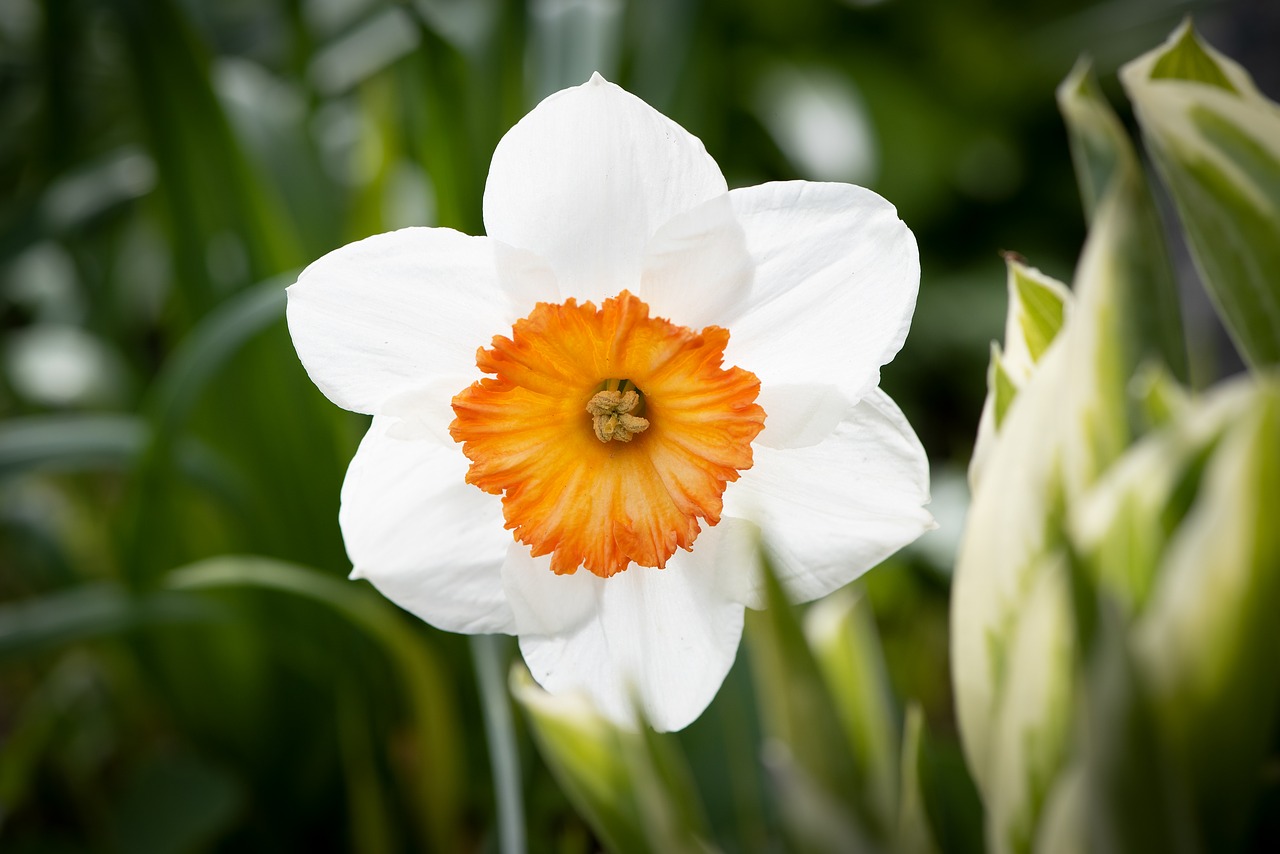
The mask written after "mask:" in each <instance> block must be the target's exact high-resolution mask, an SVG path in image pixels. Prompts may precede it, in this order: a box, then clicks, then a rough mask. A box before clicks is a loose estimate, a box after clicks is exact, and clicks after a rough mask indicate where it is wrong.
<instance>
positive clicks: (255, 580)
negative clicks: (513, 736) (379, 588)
mask: <svg viewBox="0 0 1280 854" xmlns="http://www.w3.org/2000/svg"><path fill="white" fill-rule="evenodd" d="M166 584H167V585H168V586H169V587H170V588H172V589H174V590H184V591H191V590H212V589H217V588H221V587H239V588H258V589H261V590H265V591H274V592H277V593H285V594H289V595H295V596H301V597H302V598H304V599H309V600H311V601H313V602H315V603H316V604H319V605H323V606H325V607H327V608H329V609H331V610H332V611H334V612H335V613H337V614H339V615H340V616H342V617H344V618H345V619H347V620H348V621H349V622H350V623H351V624H352V625H353V626H355V627H357V628H359V629H361V630H362V631H364V632H365V633H366V634H368V635H369V637H371V638H372V639H374V640H375V641H377V642H378V643H379V645H381V646H382V648H383V649H384V650H385V651H386V653H387V655H388V657H389V658H390V660H391V662H392V664H393V665H394V666H395V668H396V670H397V672H398V674H399V676H400V680H401V682H402V684H403V685H404V689H405V694H406V700H407V701H408V707H409V714H410V716H411V718H412V720H413V724H414V734H415V735H416V736H417V737H418V738H420V739H421V740H422V743H421V745H420V747H419V749H420V750H421V751H422V756H421V761H420V762H418V763H417V766H418V767H419V768H420V771H419V772H418V773H417V774H416V776H415V777H414V778H413V779H412V781H411V785H412V786H413V787H414V790H415V791H414V794H415V796H416V797H415V800H416V802H417V804H418V805H419V807H418V809H419V812H418V815H419V816H420V818H421V820H422V822H423V829H424V834H425V836H426V838H427V839H428V840H429V841H430V842H431V843H432V845H433V846H437V850H444V851H447V850H453V849H454V848H455V847H456V845H455V843H456V842H457V839H456V834H457V831H458V823H459V811H460V803H461V791H460V789H461V786H460V781H461V780H462V779H463V777H464V772H463V767H462V761H461V757H460V756H459V754H458V749H459V746H458V742H457V734H458V732H459V725H458V723H457V721H456V719H455V715H456V712H455V711H454V705H453V704H452V703H451V702H449V701H448V700H447V699H446V698H448V697H449V696H451V695H450V689H449V681H448V678H447V676H446V674H445V672H444V669H443V666H442V665H441V663H440V662H439V661H438V660H437V659H436V656H435V655H434V654H433V653H432V651H431V648H430V647H429V646H427V644H426V643H425V642H424V640H423V638H422V637H421V635H419V634H417V633H416V632H415V631H414V630H413V629H412V628H411V627H410V626H409V624H408V623H406V622H405V618H404V617H403V616H401V614H400V613H399V612H398V611H397V610H396V609H395V608H394V607H393V606H392V605H390V604H389V603H388V602H387V601H386V600H385V599H383V598H381V597H380V596H378V595H376V594H374V593H372V592H371V591H370V590H369V588H368V587H366V586H364V585H357V584H354V583H352V582H348V581H342V580H338V579H335V578H333V577H331V576H329V575H326V574H324V573H322V572H320V571H318V570H314V569H310V568H308V567H304V566H298V565H296V564H291V563H286V562H284V561H279V560H274V559H271V558H266V557H258V556H252V555H229V556H224V557H216V558H209V559H208V560H203V561H199V562H197V563H193V564H190V565H188V566H184V567H181V568H178V569H175V570H173V571H172V572H171V573H169V574H168V576H167V577H166Z"/></svg>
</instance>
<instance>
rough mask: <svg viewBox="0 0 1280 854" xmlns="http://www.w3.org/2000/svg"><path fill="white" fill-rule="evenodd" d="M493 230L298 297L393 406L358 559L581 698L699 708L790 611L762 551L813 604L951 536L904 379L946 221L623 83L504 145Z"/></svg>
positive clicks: (359, 495)
mask: <svg viewBox="0 0 1280 854" xmlns="http://www.w3.org/2000/svg"><path fill="white" fill-rule="evenodd" d="M484 220H485V227H486V230H487V231H488V236H487V237H469V236H466V235H463V234H460V233H459V232H456V231H452V230H450V229H446V228H409V229H404V230H401V231H395V232H392V233H389V234H381V235H377V236H375V237H370V238H368V239H366V240H362V241H359V242H358V243H353V244H351V245H349V246H346V247H343V248H341V249H338V250H337V251H335V252H332V253H330V254H328V255H326V256H325V257H323V258H321V259H320V260H319V261H316V262H315V263H314V264H312V265H311V266H310V267H308V268H307V269H306V270H305V271H304V272H303V273H302V275H301V276H300V277H299V279H298V282H297V284H295V285H293V286H292V287H291V288H290V289H289V308H288V319H289V329H290V332H291V334H292V335H293V341H294V344H295V346H296V347H297V350H298V354H299V356H300V357H301V359H302V362H303V364H304V365H305V366H306V369H307V371H308V373H309V374H310V375H311V378H312V379H313V380H314V381H315V383H316V384H317V385H318V386H319V387H320V389H321V390H322V391H323V392H324V393H325V394H326V395H327V396H328V397H329V399H330V400H332V401H333V402H334V403H336V404H338V405H339V406H342V407H345V408H347V409H350V410H354V411H356V412H363V413H370V414H372V415H373V423H372V426H371V427H370V429H369V432H368V435H366V436H365V438H364V441H363V442H362V443H361V445H360V448H359V450H358V451H357V452H356V456H355V459H353V460H352V462H351V467H350V469H349V471H348V472H347V478H346V482H345V483H344V485H343V488H342V509H341V512H340V515H339V522H340V524H341V526H342V533H343V537H344V538H345V541H346V545H347V551H348V553H349V555H350V558H351V561H352V564H353V566H354V569H353V571H352V576H353V577H356V578H367V579H368V580H369V581H371V582H372V583H373V584H374V585H375V586H376V587H377V588H378V589H379V590H380V591H381V592H382V593H383V594H384V595H386V596H387V597H388V598H390V599H391V600H393V601H394V602H396V603H397V604H399V605H400V606H401V607H403V608H405V609H406V610H408V611H410V612H412V613H414V614H416V615H417V616H419V617H421V618H422V619H424V620H426V621H427V622H428V623H431V624H432V625H434V626H437V627H439V628H442V629H447V630H450V631H457V632H468V633H481V632H503V633H509V634H515V635H519V638H520V649H521V651H522V653H523V655H524V659H525V662H526V663H527V664H528V666H529V669H530V671H531V672H532V673H533V675H534V677H535V678H536V679H537V680H538V682H539V683H540V684H541V685H542V686H543V687H544V688H546V689H548V690H550V691H552V692H562V691H569V690H575V689H580V690H583V691H585V692H586V693H587V694H589V695H590V696H591V697H592V698H593V699H594V700H595V701H596V703H597V704H598V705H599V706H600V707H601V708H602V709H603V710H604V711H605V712H606V713H608V714H610V715H611V716H613V717H615V718H618V719H626V718H627V717H628V716H629V713H630V709H631V705H632V703H633V697H635V698H638V699H639V701H640V702H641V703H642V704H643V707H644V711H645V713H646V714H647V716H648V717H649V718H650V720H651V722H652V723H653V724H654V726H656V727H658V728H661V729H676V728H680V727H683V726H685V725H686V724H688V723H689V722H690V721H692V720H693V719H694V718H696V717H697V716H698V715H699V714H700V713H701V712H702V710H703V709H704V708H706V706H707V704H708V703H709V702H710V701H711V698H712V697H713V696H715V693H716V690H717V689H718V688H719V686H720V683H721V682H722V681H723V680H724V676H725V674H726V673H727V672H728V669H729V666H730V665H731V664H732V663H733V659H734V656H735V653H736V651H737V648H738V641H739V639H740V636H741V634H742V621H743V608H744V607H760V606H761V605H762V591H761V588H760V574H759V565H758V561H759V559H760V558H759V550H760V548H761V547H763V549H764V550H765V551H766V552H767V554H768V555H769V557H770V559H771V561H772V562H773V565H774V566H775V567H776V568H777V571H778V573H779V574H780V576H781V578H782V580H783V582H784V583H785V584H786V586H787V587H788V589H789V592H790V593H791V595H792V596H793V597H795V598H796V599H797V600H802V601H803V600H809V599H814V598H817V597H819V596H822V595H824V594H826V593H828V592H830V591H832V590H834V589H836V588H838V587H840V586H842V585H844V584H846V583H847V582H849V581H850V580H852V579H853V578H854V577H855V576H857V575H859V574H860V573H862V572H863V571H865V570H866V569H868V568H870V567H871V566H874V565H875V564H876V563H878V562H879V561H880V560H882V559H883V558H884V557H886V556H887V555H889V554H891V553H892V552H894V551H895V550H897V549H898V548H900V547H901V546H903V545H904V544H906V543H908V542H910V541H911V540H913V539H915V538H916V537H917V536H918V535H919V534H920V533H921V532H923V531H925V530H927V529H928V528H929V527H931V525H932V519H931V517H930V516H929V514H928V512H927V511H925V510H924V509H923V505H924V504H925V503H927V501H928V469H927V465H926V462H925V457H924V453H923V451H922V449H921V447H920V444H919V441H918V440H917V439H916V436H915V434H914V433H913V432H912V430H911V427H910V425H909V424H908V423H907V421H906V419H905V418H904V417H903V416H902V413H901V412H900V411H899V410H898V408H897V406H895V405H894V403H893V401H892V400H890V399H889V398H888V397H887V396H886V395H885V394H884V393H883V392H882V391H880V390H879V388H878V385H879V379H880V366H881V365H883V364H885V363H886V362H888V361H889V360H890V359H892V358H893V356H894V354H895V353H896V352H897V351H898V349H899V348H900V347H901V346H902V342H903V339H904V338H905V337H906V334H907V328H908V326H909V324H910V321H911V314H912V311H913V310H914V308H915V300H916V289H917V285H918V280H919V260H918V256H917V252H916V245H915V240H914V238H913V237H912V235H911V232H910V231H909V230H908V229H907V227H906V226H905V225H903V223H902V222H901V221H900V220H899V219H898V216H897V214H896V212H895V211H894V209H893V207H892V206H891V205H889V204H888V203H887V202H885V201H884V199H882V198H880V197H879V196H877V195H876V194H874V193H872V192H870V191H868V190H864V189H862V188H859V187H853V186H848V185H844V184H811V183H805V182H789V183H777V184H766V185H763V186H759V187H752V188H747V189H742V190H734V191H732V192H729V191H728V188H727V186H726V184H725V180H724V177H723V176H722V175H721V173H720V170H719V168H718V167H717V166H716V164H715V162H714V161H713V160H712V159H711V158H710V156H708V154H707V152H706V151H705V149H704V148H703V146H702V143H701V142H699V141H698V140H697V139H696V138H694V137H693V136H691V135H690V134H689V133H687V132H686V131H685V130H684V129H683V128H681V127H679V126H678V125H676V124H674V123H673V122H671V121H670V120H669V119H667V118H665V117H664V116H662V115H661V114H659V113H657V112H656V111H654V110H653V109H651V108H650V107H648V106H647V105H646V104H644V103H643V102H642V101H640V100H639V99H637V98H635V97H634V96H632V95H630V94H628V93H627V92H625V91H623V90H622V89H619V88H618V87H617V86H614V85H613V84H611V83H608V82H606V81H605V80H604V79H603V78H601V77H600V76H598V75H597V76H595V77H593V78H592V79H591V80H590V81H589V82H588V83H586V84H584V85H582V86H579V87H577V88H574V89H567V90H565V91H563V92H560V93H558V94H555V95H552V96H551V97H549V98H547V99H546V100H545V101H543V102H542V103H541V104H540V105H538V107H537V108H536V109H534V110H533V112H531V113H530V114H529V115H527V116H525V118H524V119H522V120H521V121H520V122H519V123H518V124H517V125H516V126H515V127H513V128H512V129H511V131H510V132H508V133H507V135H506V136H505V137H504V138H503V139H502V141H501V142H500V143H499V145H498V148H497V150H496V151H495V152H494V155H493V163H492V165H491V167H490V170H489V179H488V184H487V186H486V188H485V195H484Z"/></svg>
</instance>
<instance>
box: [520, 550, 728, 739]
mask: <svg viewBox="0 0 1280 854" xmlns="http://www.w3.org/2000/svg"><path fill="white" fill-rule="evenodd" d="M719 527H720V526H717V527H716V528H710V529H707V530H705V531H703V532H702V534H701V535H700V536H699V537H698V540H697V542H695V543H694V548H693V551H692V552H678V553H676V554H675V555H674V556H672V558H671V560H670V561H668V563H667V568H666V569H653V568H649V567H639V566H632V567H631V568H630V569H628V570H627V571H626V572H622V573H619V574H618V575H615V576H613V577H612V578H608V579H605V580H604V581H603V583H602V584H601V585H600V588H601V596H600V606H599V610H598V611H597V612H596V614H595V615H594V617H593V618H592V619H590V620H588V621H587V622H586V623H584V624H583V625H582V626H580V627H579V628H577V629H575V630H573V631H570V632H567V633H562V634H555V635H521V636H520V650H521V652H522V653H523V654H524V660H525V663H526V664H528V665H529V671H530V672H531V673H532V674H533V676H534V678H535V679H537V680H538V683H539V684H540V685H542V687H543V688H546V689H547V690H548V691H550V692H551V693H553V694H559V693H564V692H569V691H574V690H581V691H584V692H585V693H586V694H588V695H589V696H590V697H591V698H592V700H594V701H595V703H596V705H597V706H599V707H600V709H601V711H603V712H604V713H605V714H607V715H609V716H610V717H611V718H613V719H614V720H617V721H624V722H625V721H630V720H632V719H633V714H632V709H633V704H634V702H635V701H637V700H638V701H639V703H640V704H641V706H642V708H643V709H644V712H645V715H646V716H647V717H648V718H649V721H650V723H651V724H652V725H653V727H654V728H655V729H658V730H676V729H681V728H683V727H685V726H688V725H689V723H691V722H692V721H693V720H694V719H695V718H697V717H698V715H700V714H702V711H703V709H705V708H706V707H707V705H708V704H709V703H710V702H711V700H712V698H714V697H715V695H716V692H717V691H718V690H719V689H720V684H721V683H722V682H723V681H724V677H725V675H726V674H727V673H728V672H729V668H730V666H732V664H733V660H734V657H735V656H736V655H737V650H738V641H739V640H740V639H741V637H742V614H743V608H742V605H740V604H738V603H736V602H731V601H729V600H728V599H726V598H724V596H722V595H721V594H720V593H719V592H718V590H719V587H720V585H719V583H718V580H717V578H716V575H717V566H716V564H717V561H718V560H719V559H721V558H722V557H724V554H723V549H722V548H721V545H722V538H721V537H719V536H718V535H717V533H716V532H717V529H718V528H719ZM731 551H732V550H731ZM633 698H634V699H633Z"/></svg>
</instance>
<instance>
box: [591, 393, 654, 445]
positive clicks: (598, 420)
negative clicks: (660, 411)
mask: <svg viewBox="0 0 1280 854" xmlns="http://www.w3.org/2000/svg"><path fill="white" fill-rule="evenodd" d="M641 404H642V400H641V398H640V392H638V391H637V390H636V389H635V387H634V386H632V385H631V380H605V387H604V390H603V391H598V392H596V393H595V394H594V395H593V396H592V397H591V399H590V400H588V401H587V412H588V413H589V414H590V415H591V428H592V429H593V430H595V431H596V438H597V439H599V440H600V441H601V442H608V441H610V440H613V441H615V442H630V441H631V437H632V436H634V435H635V434H637V433H643V432H644V431H645V430H648V429H649V422H648V420H647V419H644V418H641V417H640V415H639V413H638V412H635V410H637V409H638V408H639V407H640V406H641Z"/></svg>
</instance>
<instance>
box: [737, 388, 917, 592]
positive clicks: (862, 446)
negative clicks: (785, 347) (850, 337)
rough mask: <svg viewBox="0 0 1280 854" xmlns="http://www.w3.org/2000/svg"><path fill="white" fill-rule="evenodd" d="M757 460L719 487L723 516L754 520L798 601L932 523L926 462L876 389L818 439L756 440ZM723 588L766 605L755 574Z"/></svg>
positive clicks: (838, 583)
mask: <svg viewBox="0 0 1280 854" xmlns="http://www.w3.org/2000/svg"><path fill="white" fill-rule="evenodd" d="M754 452H755V463H754V465H753V466H752V467H751V468H750V469H748V470H747V471H745V472H743V473H742V477H741V479H740V480H738V482H737V483H732V484H730V485H729V487H728V488H727V489H726V490H725V495H724V499H725V501H724V513H725V515H726V516H732V517H734V518H739V519H748V520H751V521H753V522H755V523H756V524H758V525H759V526H760V529H761V531H762V534H763V541H764V544H765V549H766V551H767V552H768V553H769V556H770V558H771V559H772V560H773V562H774V565H775V566H776V568H777V571H778V573H779V575H780V576H781V578H782V581H783V583H784V584H785V586H786V588H787V591H788V593H789V594H790V595H791V596H792V597H793V598H794V599H795V600H796V601H798V602H807V601H809V600H811V599H816V598H818V597H820V596H825V595H826V594H828V593H830V592H831V591H832V590H835V589H837V588H839V587H842V586H844V585H845V584H848V583H849V582H850V581H852V580H853V579H854V578H856V577H857V576H859V575H861V574H862V573H863V572H866V571H867V570H868V569H870V568H871V567H873V566H875V565H876V564H878V563H879V562H880V561H882V560H884V559H885V558H886V557H888V556H889V555H891V554H893V553H894V552H895V551H897V550H898V549H900V548H902V547H903V546H905V545H906V544H907V543H909V542H911V541H912V540H914V539H915V538H916V537H918V536H920V535H921V534H923V533H924V532H925V531H928V530H930V529H931V528H932V527H934V522H933V517H932V516H930V515H929V513H928V511H926V510H925V509H924V505H925V504H927V503H928V501H929V466H928V462H927V460H926V458H925V454H924V449H923V448H922V447H921V446H920V440H919V439H917V438H916V435H915V433H914V432H913V431H912V429H911V425H910V424H908V423H907V420H906V418H905V417H903V415H902V412H901V411H900V410H899V409H898V407H897V406H896V405H895V404H894V402H893V401H892V400H890V399H889V397H888V395H886V394H885V393H884V392H882V391H880V390H879V389H873V390H872V391H871V392H870V393H868V394H867V395H866V396H864V397H863V399H862V400H861V401H860V402H859V403H858V405H857V406H856V407H854V408H853V409H852V410H851V411H850V413H849V416H848V417H847V418H846V420H844V421H842V422H841V423H840V424H839V426H837V427H836V429H835V431H834V432H832V433H831V434H830V435H829V436H828V437H827V438H826V439H825V440H823V441H822V442H819V443H818V444H816V445H810V446H808V447H803V448H795V449H786V450H778V449H774V448H766V447H760V446H758V445H757V446H756V447H755V449H754ZM730 581H731V582H734V583H736V585H737V586H736V587H735V586H733V584H731V585H730V586H729V589H728V595H731V596H732V597H734V598H736V599H737V600H738V601H740V602H742V603H743V604H745V605H748V606H750V607H752V608H759V607H763V604H764V598H763V591H762V590H761V588H760V584H759V577H758V576H756V577H750V576H740V577H736V578H735V579H730Z"/></svg>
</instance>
